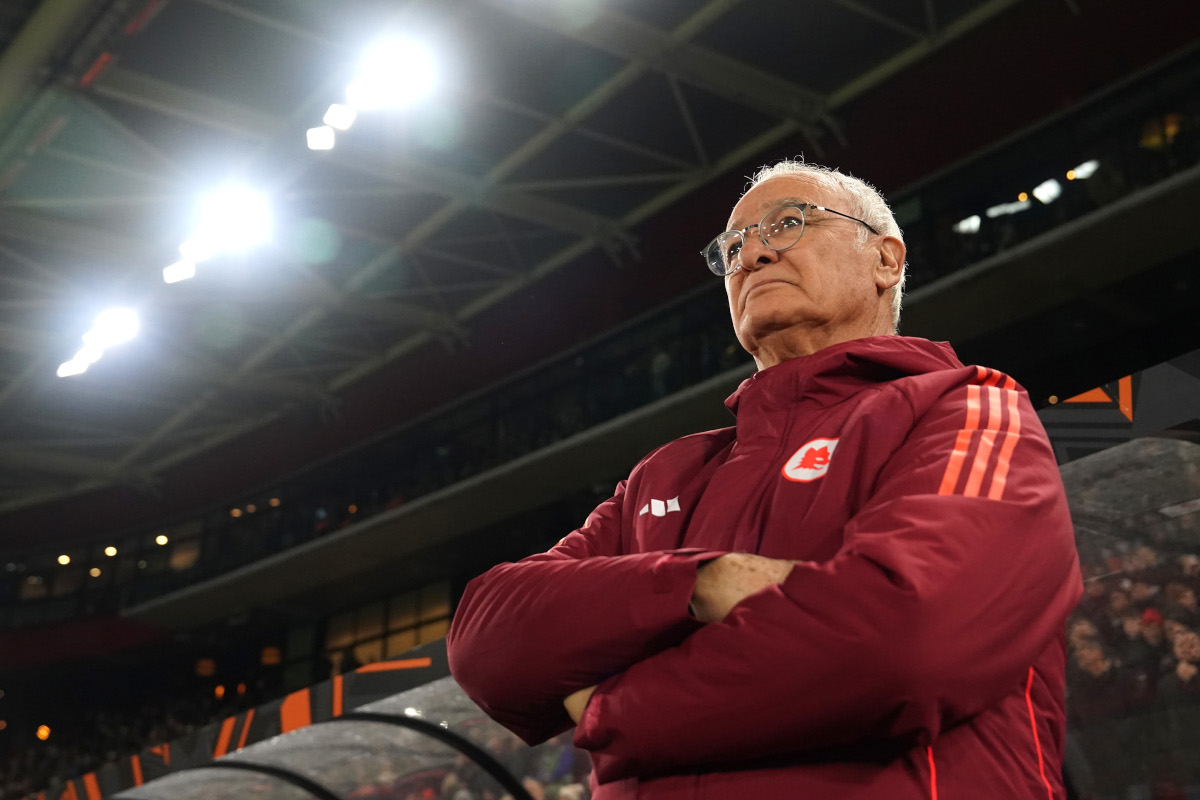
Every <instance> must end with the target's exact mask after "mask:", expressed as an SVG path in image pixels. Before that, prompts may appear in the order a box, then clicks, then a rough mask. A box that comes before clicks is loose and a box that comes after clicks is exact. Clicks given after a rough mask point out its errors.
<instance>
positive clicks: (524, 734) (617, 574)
mask: <svg viewBox="0 0 1200 800" xmlns="http://www.w3.org/2000/svg"><path fill="white" fill-rule="evenodd" d="M624 494H625V482H624V481H622V482H621V484H620V485H619V486H618V487H617V493H616V496H614V497H613V498H612V499H610V500H607V501H606V502H604V503H603V504H601V505H600V506H599V507H598V508H597V509H596V510H595V511H594V512H592V514H591V515H590V516H589V517H588V519H587V522H586V523H585V524H584V526H583V527H582V528H580V529H579V530H577V531H574V532H573V533H571V534H570V535H568V536H567V537H566V538H564V539H563V540H562V541H561V542H559V543H558V545H556V546H555V547H553V548H552V549H551V550H550V551H549V552H547V553H542V554H539V555H535V556H531V557H529V558H526V559H524V560H522V561H520V562H517V563H510V564H501V565H499V566H497V567H495V568H493V569H491V570H490V571H488V572H487V573H485V574H483V575H482V576H480V577H478V578H476V579H475V580H473V581H471V582H470V583H469V584H468V585H467V588H466V591H465V592H464V593H463V596H462V599H461V600H460V602H459V606H458V610H457V611H456V613H455V615H454V621H453V623H452V625H451V626H450V631H449V633H448V634H447V636H446V648H447V654H448V658H449V662H450V671H451V673H452V674H453V675H454V679H455V680H456V681H457V682H458V684H459V686H460V687H461V688H462V689H463V691H464V692H466V694H467V696H468V697H470V698H471V699H472V700H474V701H475V702H476V703H477V704H478V705H479V706H480V708H482V709H483V710H484V711H485V712H486V713H487V714H488V715H489V716H490V717H492V718H493V719H495V720H496V721H497V722H499V723H500V724H502V725H504V726H505V727H507V728H508V729H509V730H511V731H513V732H514V733H516V734H517V735H518V736H520V737H521V738H522V739H524V740H525V741H526V742H528V743H529V744H537V743H538V742H541V741H544V740H546V739H548V738H549V737H551V736H554V735H556V734H559V733H562V732H563V731H565V730H567V729H568V728H570V727H571V725H572V724H573V723H572V722H571V719H570V717H568V716H567V713H566V710H565V709H564V708H563V700H564V698H566V697H567V696H568V695H570V694H572V693H573V692H575V691H577V690H579V689H582V688H584V687H587V686H592V685H595V684H596V683H599V682H600V681H601V680H603V679H604V678H607V677H609V676H610V675H613V674H616V673H618V672H620V671H621V670H623V669H626V668H628V667H629V666H630V665H631V664H633V663H635V662H637V661H639V660H641V659H644V658H646V657H648V656H650V655H652V654H654V653H657V652H659V651H661V650H663V649H664V648H667V647H670V646H673V645H675V644H678V643H679V642H680V641H682V640H683V638H684V637H686V636H687V635H688V634H690V633H692V632H693V631H695V630H696V629H697V628H698V627H700V625H699V623H697V622H696V621H695V620H693V619H692V618H691V617H690V616H689V614H688V611H687V607H688V602H689V601H690V599H691V594H692V588H693V586H694V585H695V580H696V569H697V565H698V563H699V562H700V561H703V560H705V559H711V558H715V557H716V556H718V555H721V554H720V553H707V552H704V551H699V550H678V551H672V552H657V553H637V554H631V555H622V554H621V529H620V528H621V506H622V501H623V499H624Z"/></svg>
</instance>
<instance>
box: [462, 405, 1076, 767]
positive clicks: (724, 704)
mask: <svg viewBox="0 0 1200 800" xmlns="http://www.w3.org/2000/svg"><path fill="white" fill-rule="evenodd" d="M1021 402H1022V403H1023V404H1024V408H1023V411H1025V414H1026V415H1027V416H1025V418H1026V419H1030V418H1033V412H1032V408H1031V407H1029V406H1028V400H1027V399H1026V398H1025V397H1024V396H1023V395H1022V397H1021ZM1023 416H1024V415H1023ZM962 419H963V415H961V414H958V413H954V410H953V409H951V410H950V411H948V412H946V413H942V414H938V415H935V416H933V417H930V419H929V421H928V422H922V423H918V424H916V425H915V426H914V428H913V430H912V433H911V434H910V436H909V438H908V439H907V440H906V442H905V446H904V447H903V448H902V449H901V450H899V451H897V452H896V453H895V454H894V455H893V457H892V459H891V460H889V462H888V464H887V465H886V466H885V467H884V469H883V470H882V472H881V473H880V474H879V476H878V478H877V480H876V482H875V489H874V492H873V494H872V496H871V498H870V500H869V502H868V503H867V504H866V505H865V506H864V507H862V508H860V509H859V510H858V512H857V513H856V514H855V515H854V516H853V517H852V518H851V519H850V521H849V522H848V524H847V525H846V526H845V528H844V529H843V537H844V544H843V546H842V548H841V550H840V551H839V552H838V553H837V554H836V555H835V556H834V557H833V558H832V559H830V560H829V561H825V562H812V561H799V562H788V561H774V560H772V559H762V558H759V557H756V556H750V555H748V554H726V553H723V552H719V551H704V550H696V549H683V550H676V551H668V552H655V553H632V554H624V553H622V552H621V541H622V537H621V535H620V530H621V528H620V522H621V511H622V507H623V505H624V503H623V499H624V498H623V495H624V492H625V489H626V486H625V484H624V483H623V484H622V485H621V486H619V487H618V491H617V494H616V496H615V497H614V498H612V499H611V500H609V501H607V502H606V503H604V504H602V505H601V506H600V507H599V508H598V509H597V510H596V511H595V512H594V513H593V514H592V516H591V517H589V519H588V522H587V524H585V525H584V527H583V528H581V529H580V530H579V531H576V532H575V533H572V534H571V535H569V536H568V537H567V538H566V539H564V540H563V542H562V543H560V544H559V545H558V546H557V547H555V548H554V549H553V550H551V551H550V552H549V553H545V554H541V555H538V556H534V557H531V558H529V559H526V560H524V561H521V562H518V563H515V564H503V565H500V566H499V567H496V568H494V569H493V570H491V571H489V572H488V573H486V574H485V575H484V576H481V577H480V578H477V579H476V580H475V581H473V582H472V583H471V584H470V585H469V586H468V589H467V591H466V593H465V594H464V596H463V598H462V601H461V602H460V605H459V610H458V613H457V615H456V617H455V621H454V625H453V626H452V628H451V631H450V635H449V636H448V637H447V645H448V649H449V654H450V663H451V668H452V671H453V673H454V675H455V678H456V679H457V680H458V682H459V684H460V685H461V686H462V688H463V689H464V691H465V692H466V693H467V694H468V695H469V696H470V697H471V698H472V699H474V700H475V701H476V702H477V703H479V705H480V706H481V707H482V708H483V709H484V710H485V711H486V712H487V713H488V714H490V715H491V716H492V717H493V718H495V719H496V720H497V721H499V722H500V723H501V724H503V725H505V726H506V727H508V728H509V729H511V730H513V731H514V732H515V733H517V734H518V735H520V736H522V738H524V739H525V740H526V741H528V742H530V743H535V742H538V741H541V740H544V739H546V738H548V737H549V736H552V735H555V734H557V733H559V732H561V731H563V730H566V729H567V728H569V727H570V725H571V723H572V721H573V720H576V721H577V722H578V727H577V730H576V743H577V744H578V745H579V746H581V747H584V748H585V749H587V750H589V751H591V753H592V755H593V761H594V764H595V768H596V774H597V777H598V779H599V780H600V781H601V782H607V781H610V780H616V779H619V778H623V777H628V776H639V777H644V776H648V775H652V774H657V773H662V772H666V771H672V770H688V769H703V768H705V767H707V766H709V765H711V764H713V763H715V762H724V763H730V762H734V763H736V762H738V761H744V760H749V759H755V758H761V757H767V756H772V755H779V754H783V753H793V752H798V751H803V750H809V749H815V748H824V747H836V746H842V745H849V744H853V743H856V742H860V741H862V740H864V739H888V740H894V741H898V742H902V743H906V744H912V745H916V744H919V743H924V742H928V741H931V740H932V739H933V738H935V737H936V736H937V735H938V734H939V732H940V731H941V730H943V729H944V728H945V727H947V726H949V725H953V724H955V723H957V722H959V721H961V720H964V719H966V718H968V717H970V716H972V715H974V714H976V713H978V712H980V711H982V710H984V709H986V708H988V707H990V706H991V705H994V704H995V703H996V702H998V701H999V700H1000V699H1001V698H1002V697H1004V696H1005V695H1006V694H1008V693H1010V692H1011V691H1013V689H1014V687H1016V686H1020V685H1021V680H1022V678H1023V676H1024V675H1025V673H1026V671H1027V670H1028V668H1029V665H1030V664H1032V663H1033V662H1034V661H1035V660H1036V658H1037V657H1038V656H1039V654H1041V653H1042V652H1043V651H1044V650H1045V649H1046V647H1047V646H1048V645H1049V644H1050V643H1051V642H1052V641H1053V640H1054V638H1055V637H1056V636H1059V635H1061V626H1062V624H1063V621H1064V620H1065V619H1066V616H1067V614H1068V613H1069V612H1070V610H1071V608H1073V607H1074V604H1075V602H1076V601H1077V600H1078V597H1079V594H1080V592H1081V589H1082V586H1081V583H1080V581H1079V573H1078V559H1077V556H1076V552H1075V548H1074V541H1073V536H1072V531H1071V524H1070V517H1069V514H1068V511H1067V508H1066V503H1065V498H1064V496H1063V493H1062V488H1061V483H1060V481H1059V478H1058V472H1057V467H1056V466H1055V463H1054V459H1053V456H1052V454H1051V453H1050V451H1049V446H1048V443H1047V442H1046V441H1045V439H1044V434H1041V435H1032V436H1031V435H1028V434H1027V433H1023V434H1022V437H1021V439H1020V441H1019V443H1018V444H1017V446H1016V447H1015V450H1013V452H1012V460H1013V464H1012V468H1011V470H1010V472H1009V475H1008V483H1007V486H1006V487H1005V488H1004V491H1003V494H1002V496H1001V497H998V498H992V499H989V498H987V497H981V496H963V495H961V494H951V495H944V494H939V491H938V487H939V484H940V483H941V482H942V477H943V472H944V469H945V464H946V460H945V457H944V456H945V455H948V454H949V453H950V452H951V451H952V450H953V448H954V442H955V438H956V436H957V434H958V428H959V427H960V425H961V423H962ZM1031 432H1032V433H1035V434H1038V433H1040V431H1031ZM689 601H692V602H694V603H695V611H696V616H695V617H693V616H692V615H690V614H689V613H688V610H687V608H688V603H689ZM704 620H711V621H709V622H707V623H706V622H705V621H704ZM564 699H566V700H567V705H566V706H564ZM568 709H569V710H570V714H568Z"/></svg>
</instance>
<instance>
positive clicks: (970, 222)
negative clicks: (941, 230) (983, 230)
mask: <svg viewBox="0 0 1200 800" xmlns="http://www.w3.org/2000/svg"><path fill="white" fill-rule="evenodd" d="M980 222H982V220H981V219H979V215H978V214H973V215H971V216H969V217H967V218H966V219H963V220H959V221H958V222H956V223H954V232H955V233H979V224H980Z"/></svg>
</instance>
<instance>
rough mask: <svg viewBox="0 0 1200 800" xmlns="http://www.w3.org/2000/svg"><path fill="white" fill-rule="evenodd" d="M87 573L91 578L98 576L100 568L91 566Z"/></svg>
mask: <svg viewBox="0 0 1200 800" xmlns="http://www.w3.org/2000/svg"><path fill="white" fill-rule="evenodd" d="M88 575H91V576H92V577H93V578H99V577H100V568H99V567H92V568H91V569H89V570H88Z"/></svg>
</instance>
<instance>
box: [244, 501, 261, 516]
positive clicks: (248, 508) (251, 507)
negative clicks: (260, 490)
mask: <svg viewBox="0 0 1200 800" xmlns="http://www.w3.org/2000/svg"><path fill="white" fill-rule="evenodd" d="M255 511H258V506H256V505H254V503H251V504H250V505H248V506H246V513H247V514H253V513H254V512H255Z"/></svg>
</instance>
